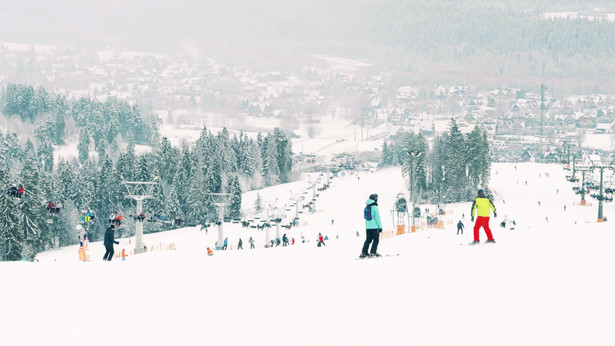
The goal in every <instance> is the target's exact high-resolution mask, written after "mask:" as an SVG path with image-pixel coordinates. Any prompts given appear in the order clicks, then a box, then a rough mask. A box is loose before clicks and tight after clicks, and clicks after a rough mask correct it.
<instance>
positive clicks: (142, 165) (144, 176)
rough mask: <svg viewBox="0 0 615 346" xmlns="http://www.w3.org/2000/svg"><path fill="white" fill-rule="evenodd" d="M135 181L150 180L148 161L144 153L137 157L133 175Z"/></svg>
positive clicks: (151, 177)
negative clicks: (135, 169)
mask: <svg viewBox="0 0 615 346" xmlns="http://www.w3.org/2000/svg"><path fill="white" fill-rule="evenodd" d="M135 179H136V181H152V179H153V176H152V173H151V170H150V168H149V162H148V160H147V157H146V156H145V155H142V156H141V157H140V158H139V164H138V166H137V174H136V176H135Z"/></svg>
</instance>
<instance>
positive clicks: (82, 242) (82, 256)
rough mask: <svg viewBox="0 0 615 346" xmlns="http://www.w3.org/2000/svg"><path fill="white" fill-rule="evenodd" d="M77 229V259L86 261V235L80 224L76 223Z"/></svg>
mask: <svg viewBox="0 0 615 346" xmlns="http://www.w3.org/2000/svg"><path fill="white" fill-rule="evenodd" d="M76 228H77V231H78V232H79V261H81V262H87V260H88V257H87V254H86V251H87V249H88V243H89V242H88V241H87V240H88V236H87V235H86V234H85V229H84V228H83V226H81V225H77V227H76Z"/></svg>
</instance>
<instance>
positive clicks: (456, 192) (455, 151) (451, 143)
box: [444, 119, 474, 201]
mask: <svg viewBox="0 0 615 346" xmlns="http://www.w3.org/2000/svg"><path fill="white" fill-rule="evenodd" d="M446 147H447V150H448V155H447V159H446V162H445V168H444V169H445V170H446V177H445V179H446V181H447V185H448V187H449V190H450V191H451V197H452V198H453V200H454V201H464V200H466V198H467V191H468V180H467V176H466V166H467V163H468V162H467V161H466V160H467V159H468V157H467V156H466V152H467V145H466V142H465V138H464V136H463V134H462V133H461V131H459V127H457V122H456V121H455V120H454V119H451V126H450V130H449V136H448V138H447V142H446ZM471 159H474V158H471Z"/></svg>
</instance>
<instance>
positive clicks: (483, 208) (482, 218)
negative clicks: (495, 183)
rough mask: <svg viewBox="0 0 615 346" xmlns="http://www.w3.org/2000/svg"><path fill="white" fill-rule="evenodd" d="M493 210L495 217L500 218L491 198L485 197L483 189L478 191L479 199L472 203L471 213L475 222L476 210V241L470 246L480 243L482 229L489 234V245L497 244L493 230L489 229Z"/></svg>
mask: <svg viewBox="0 0 615 346" xmlns="http://www.w3.org/2000/svg"><path fill="white" fill-rule="evenodd" d="M490 209H491V210H493V217H498V214H497V213H496V211H495V206H494V205H493V202H491V200H490V199H489V198H487V197H486V196H485V192H484V191H483V190H482V189H479V190H478V197H476V198H475V199H474V203H472V210H471V212H470V215H471V216H472V217H471V220H472V221H474V210H476V216H477V218H476V223H475V224H474V241H473V242H472V243H470V244H478V243H480V239H479V235H478V231H479V230H480V228H481V227H483V229H484V230H485V233H487V243H495V240H494V239H493V234H491V229H490V228H489V217H490V216H491V210H490Z"/></svg>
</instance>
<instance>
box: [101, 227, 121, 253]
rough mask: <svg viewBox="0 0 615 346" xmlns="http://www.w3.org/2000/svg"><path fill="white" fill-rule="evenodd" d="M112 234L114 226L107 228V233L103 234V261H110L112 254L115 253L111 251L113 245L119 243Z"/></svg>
mask: <svg viewBox="0 0 615 346" xmlns="http://www.w3.org/2000/svg"><path fill="white" fill-rule="evenodd" d="M113 232H115V225H111V226H109V228H107V231H106V232H105V241H104V243H103V244H104V245H105V249H106V252H105V255H104V256H103V261H111V259H112V258H113V253H114V252H115V251H114V250H113V244H119V243H120V242H119V241H117V240H115V237H114V234H113Z"/></svg>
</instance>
